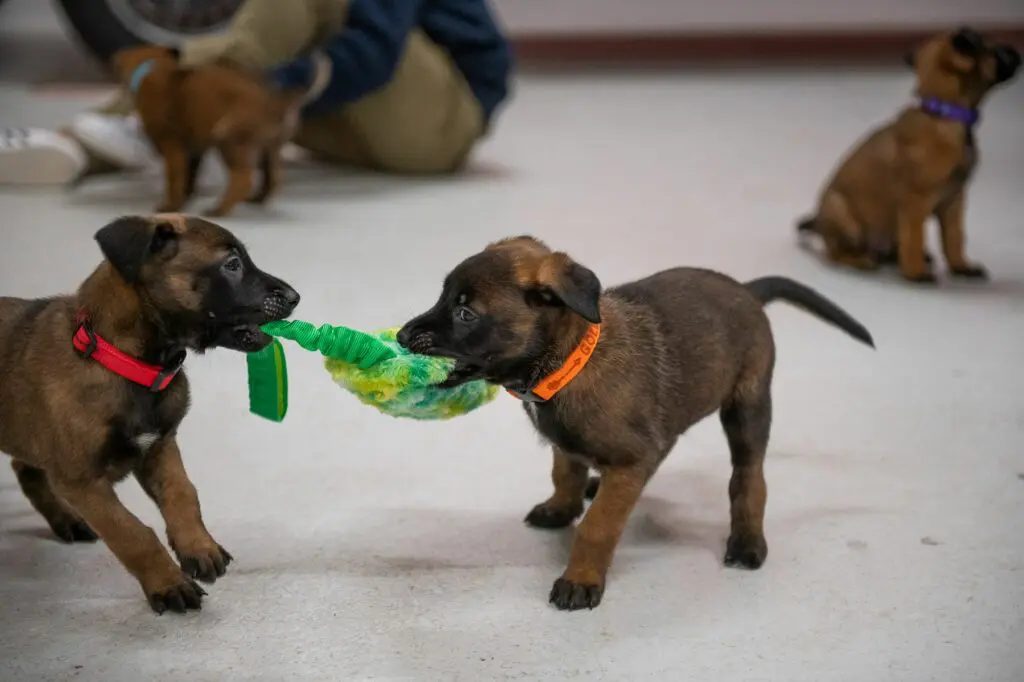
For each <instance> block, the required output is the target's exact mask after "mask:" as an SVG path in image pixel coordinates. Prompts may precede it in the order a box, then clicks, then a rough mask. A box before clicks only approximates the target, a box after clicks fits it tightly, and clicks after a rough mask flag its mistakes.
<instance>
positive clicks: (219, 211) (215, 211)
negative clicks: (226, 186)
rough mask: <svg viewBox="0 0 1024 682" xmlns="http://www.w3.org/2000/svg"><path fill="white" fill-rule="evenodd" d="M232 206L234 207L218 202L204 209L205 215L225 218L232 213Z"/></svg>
mask: <svg viewBox="0 0 1024 682" xmlns="http://www.w3.org/2000/svg"><path fill="white" fill-rule="evenodd" d="M232 208H233V207H229V206H221V205H220V204H218V205H217V206H211V207H210V208H208V209H206V210H205V211H203V215H204V216H205V217H207V218H224V217H226V216H228V215H230V214H231V209H232Z"/></svg>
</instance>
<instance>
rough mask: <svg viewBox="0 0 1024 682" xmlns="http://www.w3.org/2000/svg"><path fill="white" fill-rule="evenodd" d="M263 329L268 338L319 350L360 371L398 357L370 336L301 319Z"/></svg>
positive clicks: (264, 326) (389, 348) (266, 325)
mask: <svg viewBox="0 0 1024 682" xmlns="http://www.w3.org/2000/svg"><path fill="white" fill-rule="evenodd" d="M262 329H263V331H264V332H266V333H267V334H270V335H271V336H276V337H278V338H282V339H288V340H289V341H295V342H296V343H297V344H299V346H301V347H302V348H305V349H306V350H309V351H319V353H320V354H321V355H323V356H324V357H326V358H333V359H335V360H341V361H342V362H347V363H349V364H352V365H355V366H356V367H358V368H359V369H369V368H370V367H373V366H374V365H376V364H377V363H378V362H382V361H384V360H390V359H392V358H394V357H396V355H397V354H396V353H395V351H394V350H393V349H392V348H391V347H390V346H388V344H386V343H384V342H383V341H381V340H380V339H379V338H377V337H376V336H374V335H373V334H367V333H366V332H361V331H357V330H355V329H349V328H348V327H336V326H334V325H330V324H322V325H320V326H319V327H317V326H315V325H312V324H310V323H309V322H303V321H301V320H282V321H280V322H269V323H267V324H265V325H263V327H262Z"/></svg>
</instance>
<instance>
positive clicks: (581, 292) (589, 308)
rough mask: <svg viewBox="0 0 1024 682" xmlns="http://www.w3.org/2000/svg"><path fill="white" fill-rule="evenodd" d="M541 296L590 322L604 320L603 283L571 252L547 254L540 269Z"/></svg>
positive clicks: (539, 285)
mask: <svg viewBox="0 0 1024 682" xmlns="http://www.w3.org/2000/svg"><path fill="white" fill-rule="evenodd" d="M537 286H538V287H539V289H540V291H541V293H542V295H543V296H544V297H545V298H549V299H551V300H552V302H554V303H557V304H559V305H562V306H565V307H566V308H568V309H569V310H571V311H573V312H574V313H576V314H577V315H579V316H581V317H582V318H583V319H585V320H586V321H587V322H591V323H593V324H598V323H600V322H601V282H600V280H598V278H597V275H595V274H594V273H593V272H592V271H591V270H589V269H588V268H585V267H583V266H582V265H580V264H579V263H577V262H576V261H574V260H573V259H571V258H569V256H568V255H566V254H564V253H561V252H556V253H552V254H551V255H550V256H547V257H546V258H545V259H544V261H543V262H542V263H541V265H540V268H539V270H538V272H537Z"/></svg>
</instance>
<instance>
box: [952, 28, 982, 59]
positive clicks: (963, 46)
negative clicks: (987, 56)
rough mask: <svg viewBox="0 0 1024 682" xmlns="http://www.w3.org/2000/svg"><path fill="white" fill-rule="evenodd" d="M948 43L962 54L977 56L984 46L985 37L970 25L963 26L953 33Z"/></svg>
mask: <svg viewBox="0 0 1024 682" xmlns="http://www.w3.org/2000/svg"><path fill="white" fill-rule="evenodd" d="M949 44H950V45H951V46H952V47H953V49H954V50H956V51H957V52H959V53H960V54H962V55H965V56H967V57H977V56H978V55H979V54H980V53H981V51H982V50H983V49H984V48H985V39H984V38H982V37H981V34H979V33H978V32H977V31H975V30H974V29H972V28H971V27H970V26H964V27H962V28H960V30H958V31H957V32H956V33H954V34H953V37H952V38H950V41H949Z"/></svg>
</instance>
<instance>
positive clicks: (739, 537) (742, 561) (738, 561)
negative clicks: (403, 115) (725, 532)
mask: <svg viewBox="0 0 1024 682" xmlns="http://www.w3.org/2000/svg"><path fill="white" fill-rule="evenodd" d="M767 557H768V542H767V541H766V540H765V539H764V536H763V535H761V534H759V533H733V534H732V535H730V536H729V541H728V542H727V543H726V547H725V565H726V566H729V567H730V568H747V569H750V570H752V571H756V570H757V569H759V568H761V566H762V565H763V564H764V560H765V559H766V558H767Z"/></svg>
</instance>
